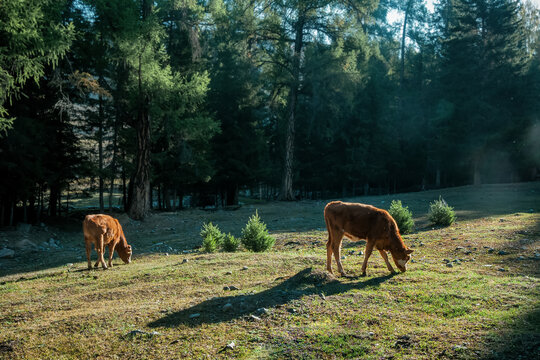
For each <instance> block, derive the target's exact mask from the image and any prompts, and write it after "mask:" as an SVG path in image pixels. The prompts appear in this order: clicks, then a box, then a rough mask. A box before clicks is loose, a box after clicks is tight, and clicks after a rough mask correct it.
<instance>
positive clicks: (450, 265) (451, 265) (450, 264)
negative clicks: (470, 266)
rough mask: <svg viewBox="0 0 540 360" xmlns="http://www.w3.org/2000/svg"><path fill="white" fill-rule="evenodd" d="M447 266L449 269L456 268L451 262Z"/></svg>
mask: <svg viewBox="0 0 540 360" xmlns="http://www.w3.org/2000/svg"><path fill="white" fill-rule="evenodd" d="M446 266H447V267H454V265H453V264H452V263H450V262H449V263H447V264H446Z"/></svg>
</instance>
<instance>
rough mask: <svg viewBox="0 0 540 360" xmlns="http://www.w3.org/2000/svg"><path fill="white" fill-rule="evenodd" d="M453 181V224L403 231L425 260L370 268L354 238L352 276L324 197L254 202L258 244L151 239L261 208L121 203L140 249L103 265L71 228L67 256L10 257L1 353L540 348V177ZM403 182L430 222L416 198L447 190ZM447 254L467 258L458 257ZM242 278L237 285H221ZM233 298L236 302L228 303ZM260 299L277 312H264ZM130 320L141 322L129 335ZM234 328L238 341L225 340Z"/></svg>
mask: <svg viewBox="0 0 540 360" xmlns="http://www.w3.org/2000/svg"><path fill="white" fill-rule="evenodd" d="M495 190H498V191H495ZM446 191H447V194H443V195H444V196H445V199H447V201H448V203H449V204H450V205H451V206H454V207H455V208H456V211H457V215H458V220H457V223H455V224H453V225H452V226H450V227H447V228H440V229H439V228H431V227H425V226H427V223H426V222H424V224H425V225H424V228H423V230H422V231H420V232H416V233H413V234H410V235H407V236H405V237H404V239H405V242H406V244H407V245H409V246H411V247H412V248H413V249H415V252H414V253H413V259H414V261H415V262H414V263H411V264H409V266H408V271H407V272H405V273H400V274H397V275H395V276H390V275H389V274H388V271H387V269H386V266H385V265H384V262H383V260H382V259H381V257H380V255H379V254H374V255H373V256H372V258H371V259H370V261H369V264H368V276H367V277H365V278H362V277H359V275H360V267H361V264H362V261H363V256H358V255H357V251H358V250H363V247H364V246H363V243H362V242H360V243H353V242H351V241H345V243H344V247H343V255H344V256H345V259H344V260H343V263H344V267H345V270H346V271H347V272H348V273H349V274H350V277H346V278H342V277H338V278H335V277H333V276H330V275H328V274H326V273H325V272H324V271H323V270H324V268H325V258H326V249H325V246H324V243H325V241H326V237H327V234H326V231H325V230H324V225H321V223H323V219H322V207H323V206H324V203H323V202H307V201H304V202H299V203H292V204H291V203H287V204H280V203H269V204H258V205H257V208H258V209H259V214H260V215H261V218H262V220H263V221H265V222H267V223H268V225H269V226H268V227H269V230H270V233H271V234H272V235H274V236H276V238H277V241H276V246H275V247H274V249H273V250H272V251H270V252H267V253H262V254H259V253H248V252H238V253H222V252H220V253H213V254H203V253H199V252H194V253H186V254H183V253H179V254H176V253H174V252H171V253H170V254H168V255H167V254H165V252H164V251H153V250H152V249H153V247H152V246H153V244H156V243H160V242H165V243H166V244H169V245H170V246H171V247H173V248H175V249H176V250H178V251H179V252H181V250H183V249H191V247H192V246H193V245H194V244H200V237H199V236H198V231H199V230H200V225H201V224H202V223H203V222H207V221H213V222H214V223H216V224H219V226H220V227H221V228H222V229H224V230H225V231H231V232H234V231H240V229H241V228H242V226H243V224H245V222H246V220H247V218H248V216H249V214H251V213H252V212H253V211H254V210H253V209H252V208H248V209H244V208H242V209H240V210H238V211H218V212H203V211H184V212H178V213H176V214H155V215H153V216H152V217H151V218H150V219H148V220H147V221H146V222H144V223H141V224H137V223H131V222H129V221H128V220H127V219H126V218H123V219H121V222H122V224H123V225H124V228H125V232H126V236H127V238H128V242H130V243H132V244H134V249H135V255H134V261H133V262H132V263H131V264H129V265H123V264H122V263H121V261H120V260H119V259H118V257H117V256H116V257H115V260H114V261H113V263H114V264H115V266H114V267H113V268H112V269H109V270H106V271H104V270H101V269H100V270H93V271H87V270H85V268H86V261H85V260H84V258H78V257H80V256H81V255H83V254H84V252H83V248H82V235H81V234H80V230H71V227H69V228H68V229H69V231H62V228H61V227H59V228H57V229H55V231H56V232H57V233H58V235H59V238H60V239H61V242H62V243H63V244H65V249H64V250H63V251H60V252H58V255H57V258H55V254H54V253H47V254H50V255H49V256H50V258H49V259H43V260H39V261H38V260H37V256H38V255H39V254H35V253H34V254H32V253H28V256H29V257H28V259H24V258H19V259H18V260H17V259H13V260H7V261H3V262H2V268H0V269H1V271H2V274H3V275H2V276H1V277H0V328H1V331H0V358H8V359H37V358H39V359H90V358H92V359H96V358H97V359H115V358H116V359H167V358H182V357H186V358H195V359H198V358H242V359H258V358H280V359H281V358H290V359H333V358H362V359H446V358H448V359H450V358H451V359H520V358H521V359H531V358H537V357H538V355H540V354H539V351H540V312H539V311H538V309H539V308H540V306H539V305H540V302H539V299H540V291H539V285H540V281H539V275H540V266H539V265H540V260H539V259H538V258H537V257H536V256H535V251H536V252H539V253H540V226H539V224H540V213H539V211H538V210H540V209H535V210H534V211H533V212H532V213H531V212H529V209H530V208H533V207H534V205H532V204H540V186H539V184H528V185H516V186H510V185H504V186H500V187H499V188H496V187H495V186H486V187H482V188H476V189H475V195H474V196H475V197H476V198H478V199H480V200H479V203H478V204H479V205H478V206H476V205H475V204H476V203H475V202H473V201H471V200H470V198H469V197H467V196H465V195H470V192H469V188H463V189H462V192H463V194H465V195H464V197H463V198H462V199H461V200H460V198H459V197H458V196H456V195H452V194H453V192H456V193H457V192H458V191H457V190H455V189H451V190H446ZM449 194H450V196H448V195H449ZM520 194H522V196H521V195H520ZM403 195H404V196H403V197H400V198H401V199H403V198H406V199H407V200H408V201H404V204H406V205H408V206H410V208H411V209H412V210H413V214H414V215H415V216H416V217H415V221H417V223H418V221H420V223H422V219H423V218H424V217H425V215H426V213H427V207H426V209H425V211H424V213H421V212H420V211H415V210H414V209H415V208H416V206H417V204H426V203H427V204H429V201H430V200H433V199H432V195H435V194H434V193H428V194H427V193H417V194H403ZM433 198H436V197H433ZM382 199H385V197H380V198H377V197H370V198H363V199H353V200H354V201H363V202H370V203H373V204H374V205H378V206H380V202H381V201H383V200H382ZM482 199H483V200H482ZM488 199H491V200H490V201H488ZM509 199H511V203H509V201H510V200H509ZM366 200H368V201H366ZM388 204H389V203H388ZM411 204H412V205H411ZM415 204H416V205H415ZM498 204H499V205H498ZM537 206H538V205H537ZM171 227H174V229H175V231H174V232H173V231H171V230H170V228H171ZM152 230H154V232H151V231H152ZM35 235H36V236H38V235H39V233H36V234H35ZM14 236H15V235H14ZM72 247H73V248H72ZM490 248H492V249H493V251H491V250H490ZM351 250H353V251H354V253H353V254H349V252H350V251H351ZM500 250H504V253H502V255H499V251H500ZM93 256H94V258H95V253H93ZM520 257H522V258H520ZM445 259H446V260H447V261H453V260H456V259H458V260H459V259H460V260H459V262H457V263H454V264H455V265H453V267H447V266H446V262H445ZM473 259H474V260H473ZM184 260H187V262H184ZM68 262H69V263H73V265H72V266H71V265H66V263H68ZM244 266H247V267H248V268H247V269H246V270H244V269H243V268H244ZM334 268H335V264H334ZM499 269H504V270H505V271H500V270H499ZM231 285H234V286H235V287H237V288H238V289H239V290H232V291H231V290H224V289H223V288H224V286H231ZM227 303H230V304H232V310H230V311H224V310H223V306H224V305H225V304H227ZM263 307H264V308H266V309H268V314H263V315H260V314H259V313H258V312H257V309H260V308H263ZM196 313H198V314H200V315H199V316H198V317H194V318H192V317H190V316H191V315H193V314H196ZM252 314H254V315H256V316H259V317H260V320H258V321H257V320H256V319H255V320H254V319H253V318H251V317H250V316H251V315H252ZM134 330H141V331H144V332H145V333H143V334H135V335H133V336H130V335H129V334H130V332H132V331H134ZM154 331H155V332H157V334H154V335H152V332H154ZM232 341H234V342H235V344H236V346H235V348H234V349H233V350H225V351H221V350H222V349H223V348H224V346H225V345H227V344H228V343H230V342H232Z"/></svg>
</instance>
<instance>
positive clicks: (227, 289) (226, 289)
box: [223, 286, 231, 291]
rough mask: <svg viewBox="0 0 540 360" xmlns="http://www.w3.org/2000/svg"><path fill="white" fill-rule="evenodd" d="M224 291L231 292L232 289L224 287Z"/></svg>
mask: <svg viewBox="0 0 540 360" xmlns="http://www.w3.org/2000/svg"><path fill="white" fill-rule="evenodd" d="M223 290H225V291H229V290H231V289H230V288H229V287H228V286H224V287H223Z"/></svg>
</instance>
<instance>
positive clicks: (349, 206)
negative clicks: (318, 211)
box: [324, 201, 393, 240]
mask: <svg viewBox="0 0 540 360" xmlns="http://www.w3.org/2000/svg"><path fill="white" fill-rule="evenodd" d="M324 216H325V219H326V222H327V226H328V225H330V226H332V227H333V228H334V229H337V230H339V231H343V232H345V233H347V234H349V235H352V236H353V237H356V238H358V239H367V238H372V239H374V240H375V239H377V238H379V239H380V238H386V237H388V236H389V231H390V230H391V223H392V221H393V219H392V217H391V216H390V214H388V212H387V211H385V210H382V209H378V208H376V207H374V206H371V205H366V204H358V203H346V202H341V201H333V202H330V203H328V204H327V205H326V207H325V209H324Z"/></svg>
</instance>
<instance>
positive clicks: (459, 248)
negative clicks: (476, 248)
mask: <svg viewBox="0 0 540 360" xmlns="http://www.w3.org/2000/svg"><path fill="white" fill-rule="evenodd" d="M463 249H465V248H464V247H463V246H458V247H456V250H463Z"/></svg>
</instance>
